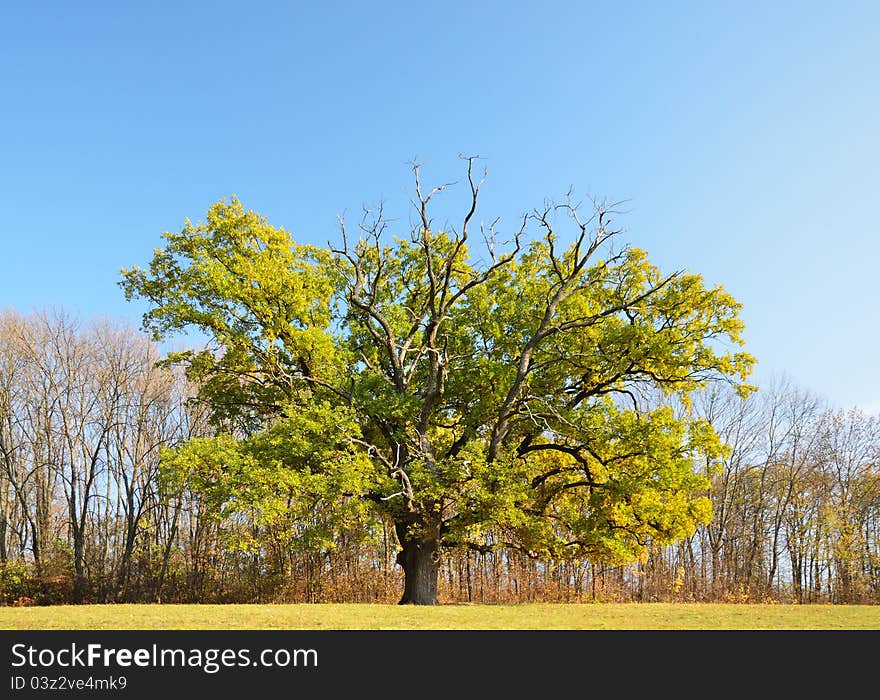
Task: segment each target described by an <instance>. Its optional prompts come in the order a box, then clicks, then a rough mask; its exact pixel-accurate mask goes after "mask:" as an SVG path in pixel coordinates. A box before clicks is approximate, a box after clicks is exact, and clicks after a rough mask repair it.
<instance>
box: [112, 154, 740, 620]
mask: <svg viewBox="0 0 880 700" xmlns="http://www.w3.org/2000/svg"><path fill="white" fill-rule="evenodd" d="M466 162H467V177H466V183H467V184H466V185H465V186H466V187H468V188H469V196H468V198H467V204H466V206H465V208H464V212H463V214H464V215H463V216H462V218H461V220H460V222H458V223H457V224H449V225H446V226H442V227H439V226H436V225H435V223H434V221H433V220H432V218H431V207H432V201H433V200H434V198H435V197H436V196H437V195H438V194H440V193H441V192H442V191H443V190H444V189H446V186H440V187H437V188H434V189H432V190H430V191H427V192H426V191H425V190H423V188H422V185H421V182H420V178H419V175H420V173H419V169H418V167H415V168H414V174H415V198H414V210H415V216H414V217H413V218H414V221H415V223H414V225H413V226H412V227H411V229H410V230H409V231H407V233H406V235H403V236H399V235H398V236H395V235H393V233H394V231H393V230H392V222H390V221H389V220H387V219H386V218H385V216H384V214H383V212H382V211H381V209H380V210H378V211H377V212H368V213H367V214H366V215H365V217H364V218H363V220H362V221H361V222H360V224H359V230H358V234H357V236H355V237H353V236H352V235H351V233H350V232H349V231H348V229H347V226H346V223H345V222H344V221H342V222H341V231H340V234H341V235H340V240H339V242H338V244H336V245H334V246H329V247H327V248H322V247H315V246H306V245H300V244H297V243H296V242H295V241H294V240H293V237H292V236H291V234H290V233H289V232H288V231H286V230H285V229H283V228H277V227H275V226H272V225H271V224H269V223H268V222H267V221H266V219H265V218H264V217H262V216H260V215H259V214H257V213H255V212H252V211H248V210H246V209H245V207H244V206H243V204H242V203H241V202H240V201H238V200H237V199H235V198H233V199H231V200H230V201H225V200H222V201H220V202H217V203H216V204H214V205H213V206H212V207H211V208H210V209H209V211H208V213H207V218H206V220H205V221H204V222H203V223H198V224H193V223H191V222H189V221H187V222H186V224H185V225H184V227H183V228H182V229H181V230H180V232H175V233H165V234H164V239H165V242H166V243H165V247H164V248H161V249H157V250H156V251H155V253H154V256H153V259H152V261H151V262H150V264H149V267H148V269H141V268H137V267H135V268H132V269H129V270H123V272H122V282H121V286H122V287H123V289H124V291H125V294H126V296H127V297H128V298H129V299H132V298H144V299H146V300H147V301H148V302H149V305H150V306H149V310H148V312H147V313H146V314H145V317H144V326H145V328H147V329H149V330H150V331H151V332H152V333H153V334H154V336H155V337H156V338H157V339H161V338H164V337H166V336H167V335H168V334H170V333H173V332H176V331H181V330H184V329H197V330H198V331H200V332H201V333H203V334H204V335H205V336H207V338H209V340H210V343H209V345H208V346H207V347H206V348H204V349H202V350H200V351H196V350H190V351H185V352H178V353H173V354H171V355H169V357H168V361H169V362H173V363H182V364H184V365H185V366H186V368H187V371H188V372H189V373H190V376H191V377H193V378H194V379H197V380H198V381H199V382H200V386H201V390H200V396H201V398H202V399H203V400H204V401H206V402H207V403H208V404H209V405H210V407H211V409H212V412H213V416H214V420H215V424H216V428H217V436H216V437H214V438H202V439H199V440H193V441H190V442H187V443H183V444H182V445H180V446H179V447H177V448H175V449H174V450H170V451H168V452H167V453H166V454H165V458H164V465H165V470H166V472H167V474H168V483H169V484H174V483H184V482H185V483H188V484H190V485H192V484H197V485H198V486H199V488H201V489H203V490H204V491H205V492H206V493H210V494H212V496H213V497H214V498H216V499H217V500H218V504H219V505H220V507H223V508H227V509H230V508H231V509H235V508H249V509H257V510H258V511H259V512H260V513H261V517H264V518H266V519H267V520H266V522H271V523H273V524H275V525H277V526H278V527H279V528H281V529H282V531H283V528H284V527H293V528H294V529H295V530H296V532H297V533H298V534H297V537H298V538H300V539H299V540H297V541H302V542H303V543H304V545H306V546H329V543H331V542H332V532H333V531H334V528H337V527H342V526H343V525H344V524H345V523H352V522H358V521H359V520H362V519H364V518H367V517H370V516H373V517H381V518H385V519H388V520H390V521H392V522H393V523H394V526H395V531H396V533H397V537H398V540H399V544H400V546H401V553H400V555H399V557H398V562H399V563H400V564H401V566H402V567H403V569H404V573H405V590H404V593H403V596H402V600H401V602H408V603H419V604H426V603H434V602H436V590H437V588H436V587H437V580H436V579H437V562H438V557H439V556H440V552H441V551H442V549H443V548H444V547H472V548H476V549H480V550H483V551H486V550H489V549H494V548H515V549H518V550H521V551H524V552H527V553H529V554H532V555H534V556H552V557H568V556H571V557H588V558H590V559H591V560H593V561H597V562H598V561H601V562H608V563H623V562H626V561H630V560H632V559H634V558H637V557H638V556H640V554H641V553H642V552H644V551H645V548H646V546H647V545H648V543H649V542H651V541H654V542H657V541H660V542H663V541H671V540H674V539H676V538H680V537H683V536H686V535H688V534H690V533H691V532H693V530H694V528H695V527H696V525H697V524H699V523H705V522H707V521H708V520H709V518H710V517H711V508H710V506H709V501H708V499H707V498H706V496H705V490H706V488H707V486H708V477H709V475H710V473H711V470H712V468H713V465H714V463H715V462H716V461H717V460H718V459H719V458H720V457H721V455H722V454H723V450H724V446H723V445H722V443H721V441H720V440H719V438H718V436H717V435H716V434H715V432H714V431H713V429H712V428H711V426H710V425H709V424H708V423H707V422H706V421H704V420H701V419H698V418H695V417H694V416H692V415H691V413H690V411H689V398H690V397H691V395H692V394H693V393H694V392H696V391H698V390H700V389H701V388H703V387H705V386H706V384H707V383H709V382H714V381H724V382H728V383H730V384H732V385H733V386H735V387H736V388H737V389H738V390H740V391H741V392H748V390H749V387H748V385H747V384H745V381H746V379H747V377H748V374H749V372H750V370H751V367H752V364H753V360H752V358H751V357H750V356H749V355H748V354H746V353H744V352H739V351H735V350H732V349H731V348H733V347H735V346H738V345H742V342H743V340H742V336H741V333H742V330H743V324H742V321H741V320H740V318H739V315H738V314H739V310H740V305H739V304H738V303H737V302H736V301H735V300H734V299H733V298H732V297H731V296H730V295H729V294H728V293H727V292H726V291H725V290H724V289H723V288H722V287H720V286H707V285H706V284H705V282H704V280H703V279H702V278H701V277H700V276H699V275H697V274H692V273H688V272H684V271H676V272H671V273H663V272H661V271H660V270H659V269H657V268H656V267H655V266H654V265H652V264H651V263H650V262H649V260H648V257H647V254H646V253H645V252H644V251H643V250H640V249H637V248H634V247H630V246H627V245H624V244H623V243H622V242H621V241H620V238H621V235H620V232H619V231H618V230H617V229H616V228H614V226H613V217H614V214H615V212H614V209H613V207H608V206H605V205H603V204H601V203H597V204H595V206H594V207H593V209H592V210H591V211H589V212H588V213H584V212H583V210H582V207H580V206H578V205H577V204H575V203H573V202H571V201H565V202H564V203H561V204H553V203H548V204H546V205H545V206H543V207H542V208H540V209H536V210H533V211H532V212H531V213H529V214H527V215H525V216H523V218H522V220H521V221H519V222H518V224H517V226H516V227H515V229H514V230H513V231H512V232H511V233H510V234H509V235H508V236H507V240H506V241H505V240H502V236H501V235H500V234H498V233H497V232H496V226H495V225H492V226H488V227H484V226H480V227H479V229H480V233H481V236H477V237H475V236H474V235H473V232H472V230H471V229H472V228H476V223H475V222H476V212H477V205H478V199H479V193H480V188H481V185H482V180H480V181H477V180H476V179H475V178H474V172H473V169H474V160H473V159H468V160H467V161H466ZM658 396H659V397H661V398H662V399H663V400H660V401H657V400H656V399H657V397H658ZM305 512H308V513H310V514H312V515H314V514H315V513H320V514H321V518H320V523H321V526H320V527H318V528H317V529H315V530H314V531H310V532H308V533H306V532H305V531H304V530H303V529H302V528H301V527H297V523H298V522H300V521H301V520H302V519H303V514H304V513H305Z"/></svg>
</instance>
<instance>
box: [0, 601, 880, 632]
mask: <svg viewBox="0 0 880 700" xmlns="http://www.w3.org/2000/svg"><path fill="white" fill-rule="evenodd" d="M0 629H13V630H42V629H101V630H113V629H288V630H289V629H302V630H305V629H624V630H625V629H629V630H638V629H847V630H853V629H880V606H867V605H835V606H831V605H743V604H735V605H730V604H695V603H690V604H667V603H641V604H640V603H632V604H612V603H602V604H580V605H578V604H570V605H558V604H557V605H551V604H535V605H443V606H439V607H412V606H397V605H366V604H362V605H332V604H331V605H169V604H163V605H82V606H74V605H61V606H55V607H30V608H9V607H7V608H0Z"/></svg>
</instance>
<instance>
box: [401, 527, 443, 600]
mask: <svg viewBox="0 0 880 700" xmlns="http://www.w3.org/2000/svg"><path fill="white" fill-rule="evenodd" d="M395 529H396V530H397V537H398V539H399V540H400V544H401V547H402V550H401V551H400V552H398V554H397V563H398V564H400V566H401V567H402V568H403V581H404V583H403V596H402V597H401V599H400V603H399V605H437V578H438V575H439V572H440V557H439V554H440V539H439V528H437V529H434V528H429V532H428V533H420V534H414V533H412V532H411V531H410V530H411V525H410V524H409V523H397V524H395ZM431 530H433V532H432V531H431Z"/></svg>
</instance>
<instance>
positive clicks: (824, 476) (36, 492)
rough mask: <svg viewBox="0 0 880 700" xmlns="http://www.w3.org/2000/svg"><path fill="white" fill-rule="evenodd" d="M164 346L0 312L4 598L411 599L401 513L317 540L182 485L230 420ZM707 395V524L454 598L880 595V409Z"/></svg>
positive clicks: (456, 587) (530, 564) (497, 576)
mask: <svg viewBox="0 0 880 700" xmlns="http://www.w3.org/2000/svg"><path fill="white" fill-rule="evenodd" d="M159 359H160V354H159V351H158V349H157V348H156V347H155V345H154V344H153V343H152V342H151V341H150V340H149V339H147V338H146V337H144V336H143V335H141V334H140V333H138V332H136V331H134V330H133V329H131V328H129V327H126V326H124V325H121V324H117V323H111V322H109V321H100V322H94V323H83V322H81V321H79V320H77V319H76V318H75V317H73V316H71V315H70V314H67V313H65V312H62V311H56V312H46V313H39V314H31V315H27V316H25V315H21V314H18V313H16V312H4V313H3V314H0V603H4V604H27V603H33V602H36V603H56V602H95V601H156V600H162V601H204V602H208V601H216V602H232V601H240V602H247V601H276V600H277V601H322V600H327V601H383V602H393V601H395V600H396V598H397V595H398V590H399V585H400V576H401V574H400V571H399V568H398V567H397V565H396V564H395V557H396V554H397V551H398V548H399V547H398V543H397V540H396V536H395V533H394V528H393V527H392V526H391V525H390V524H389V523H383V522H381V521H366V522H363V523H362V524H360V525H358V526H352V527H351V528H349V529H344V530H341V531H337V532H335V533H334V535H333V537H332V542H330V543H322V544H321V545H320V546H318V545H314V544H311V545H310V544H309V543H308V542H309V541H308V540H307V539H305V538H300V539H297V528H301V529H302V530H303V531H305V530H307V529H308V528H309V527H310V526H311V525H314V524H316V523H317V524H320V521H321V518H322V514H321V512H320V508H316V509H315V510H314V512H313V513H312V515H311V516H310V517H312V518H314V519H315V523H309V522H305V521H302V522H300V521H297V522H294V523H292V527H289V528H286V529H284V530H283V531H279V532H276V531H273V530H271V528H269V527H268V526H264V525H262V524H260V523H259V521H258V520H257V519H254V518H250V517H248V514H247V513H242V512H237V513H235V514H233V515H230V516H228V517H224V516H222V515H221V514H220V513H219V511H218V505H217V504H216V503H212V502H208V501H206V500H205V499H204V498H203V497H202V496H200V495H199V494H197V493H192V492H189V491H187V490H169V489H168V488H166V485H164V484H163V483H162V479H161V478H160V472H159V453H160V449H161V448H162V447H163V446H171V445H174V444H175V443H177V442H179V441H180V440H184V439H187V438H189V437H192V436H197V435H207V434H210V430H211V428H210V426H209V423H208V420H207V417H206V414H205V412H204V411H203V410H202V409H200V408H199V406H198V405H197V404H195V403H194V402H192V401H190V400H189V399H190V397H192V396H193V394H194V391H193V387H191V386H189V385H188V383H187V380H186V378H185V377H183V376H182V375H181V373H180V372H178V371H176V370H175V369H173V368H168V367H164V366H161V365H158V364H157V362H158V361H159ZM695 408H696V410H697V411H699V412H700V413H701V414H702V415H704V416H705V417H706V418H708V419H709V420H710V421H711V422H712V424H713V425H714V426H715V428H716V430H717V431H718V432H719V434H720V435H721V436H722V438H723V439H724V441H725V442H726V443H727V444H728V445H729V446H730V452H729V455H728V456H727V457H726V458H725V460H724V461H723V464H722V467H721V469H720V470H719V471H717V472H715V473H714V474H713V476H712V489H711V491H710V493H709V496H710V498H711V500H712V503H713V509H714V517H713V519H712V521H711V522H710V523H709V524H708V525H706V526H704V527H701V528H699V529H698V530H697V531H696V532H695V533H694V534H693V535H692V536H691V537H689V538H687V539H685V540H683V541H680V542H678V543H677V544H675V545H672V546H665V547H659V546H656V547H649V548H648V551H647V553H646V555H645V557H644V558H643V559H642V560H641V561H639V562H637V563H635V564H633V565H629V566H624V567H613V568H609V567H604V566H602V565H600V564H599V563H597V562H590V561H587V560H566V561H545V560H536V559H532V558H529V557H526V556H524V555H521V554H518V553H516V552H512V551H498V552H486V553H480V552H474V551H470V552H466V551H462V552H457V553H455V552H454V553H452V554H451V555H449V556H447V557H446V558H445V559H444V560H443V561H442V562H441V582H440V597H441V600H445V601H447V602H457V601H458V602H465V601H472V602H512V601H550V600H564V601H578V600H640V601H654V600H658V601H660V600H701V601H780V602H801V603H808V602H834V603H855V602H864V603H880V419H878V418H876V417H874V418H872V417H869V416H866V415H863V414H861V413H859V412H856V411H850V412H840V411H832V410H829V409H828V408H827V407H826V406H825V405H824V403H823V402H822V401H821V400H820V399H819V398H817V397H816V396H813V395H812V394H810V393H808V392H805V391H803V390H800V389H798V388H796V387H793V386H791V385H789V384H786V383H784V382H780V383H777V384H775V385H773V386H770V387H767V388H763V389H762V390H761V391H759V392H758V393H757V395H755V396H753V397H751V398H750V399H747V400H742V399H740V398H739V397H738V396H736V395H735V394H734V393H733V392H727V391H724V390H722V389H716V390H714V391H710V392H707V393H704V394H701V395H699V396H698V397H696V401H695ZM697 467H698V468H701V465H697ZM244 539H246V540H248V541H249V542H260V543H262V544H261V545H260V546H259V547H240V546H235V545H234V544H233V543H234V542H241V541H242V540H244Z"/></svg>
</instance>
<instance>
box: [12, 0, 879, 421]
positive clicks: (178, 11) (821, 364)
mask: <svg viewBox="0 0 880 700" xmlns="http://www.w3.org/2000/svg"><path fill="white" fill-rule="evenodd" d="M0 78H2V83H0V85H2V97H0V105H2V109H0V243H2V247H0V307H14V308H17V309H19V310H22V311H27V310H30V309H33V308H37V309H39V308H43V307H45V306H48V305H59V304H63V305H64V306H66V307H67V308H69V309H72V310H76V311H79V312H80V313H81V314H82V315H83V316H92V315H99V314H100V315H109V316H111V317H114V318H124V319H128V320H131V321H132V322H133V323H138V322H139V319H140V314H141V313H142V311H143V308H142V307H138V306H135V305H131V304H127V303H126V302H125V301H124V299H123V297H122V294H121V291H120V290H119V289H118V288H117V286H116V282H117V281H118V279H119V269H120V268H121V267H124V266H126V267H127V266H131V265H133V264H145V263H146V262H147V261H148V260H149V258H150V256H151V252H152V250H153V248H155V247H156V246H158V245H160V244H161V242H160V238H159V236H160V234H161V233H162V232H163V231H166V230H171V229H174V230H177V229H179V228H180V227H181V225H182V223H183V221H184V219H185V218H187V217H189V218H191V219H193V220H198V219H201V218H203V217H204V213H205V210H206V209H207V207H208V206H209V205H210V204H211V203H212V202H214V201H216V200H218V199H220V198H221V197H228V196H230V195H238V196H239V197H240V198H241V199H242V201H243V202H244V204H245V205H246V206H247V207H249V208H252V209H256V210H257V211H260V212H261V213H263V214H265V215H266V216H267V217H268V218H269V219H270V221H271V222H272V223H274V224H278V225H283V226H284V227H285V228H287V229H289V230H291V231H292V232H293V233H294V235H295V237H296V238H297V239H298V240H299V241H301V242H312V243H318V244H322V243H325V242H326V241H328V240H331V239H334V240H335V238H336V235H337V229H336V217H337V215H339V214H340V213H342V212H343V211H347V212H349V213H350V214H356V213H357V212H359V210H360V207H361V206H362V205H364V204H370V203H375V202H376V201H378V200H379V199H380V198H384V199H385V200H386V201H387V202H388V207H389V210H390V211H391V214H392V215H393V216H398V217H399V218H400V219H401V225H403V224H405V223H406V217H407V211H406V202H407V196H408V193H409V192H411V179H410V176H409V171H408V166H407V162H408V161H411V160H413V159H414V158H416V159H418V160H419V161H420V162H421V163H422V164H423V173H424V175H423V176H424V178H425V179H426V180H428V181H429V182H433V183H436V182H441V181H448V180H454V179H457V178H459V177H460V176H461V174H462V170H461V163H460V161H458V155H459V154H460V153H465V154H479V155H481V156H483V157H484V158H485V161H484V164H485V166H486V167H487V168H488V171H489V177H488V180H487V183H486V186H485V190H484V192H485V196H484V200H483V207H482V210H481V215H482V217H483V218H484V219H486V220H489V219H492V218H494V217H495V216H501V217H502V228H503V227H504V225H505V224H506V225H507V226H508V227H513V226H514V225H515V221H516V218H517V217H518V216H519V215H520V214H521V213H522V212H524V211H526V210H529V209H532V208H533V207H535V206H539V205H540V204H541V202H542V201H543V200H544V198H545V197H553V198H558V197H560V196H561V195H563V194H564V193H565V192H566V191H567V190H568V189H569V187H570V186H573V187H574V191H575V192H576V193H579V194H592V195H595V196H599V197H608V198H610V199H628V200H630V201H629V204H628V205H627V206H628V208H629V212H628V213H627V214H626V216H624V217H623V218H622V219H620V223H621V224H622V225H623V226H625V227H626V229H627V231H628V233H627V236H628V239H629V240H630V241H631V242H632V243H634V244H636V245H639V246H642V247H644V248H646V249H647V250H648V251H649V253H650V255H651V258H652V259H653V261H654V262H656V263H657V264H659V265H660V266H661V267H662V268H663V269H667V270H672V269H679V268H686V269H688V270H690V271H692V272H699V273H702V274H703V275H704V276H705V277H706V279H707V281H709V282H711V283H720V284H723V285H724V286H725V287H726V288H727V289H728V290H729V291H730V292H731V293H732V294H733V295H734V296H735V297H736V298H738V299H739V300H740V301H742V302H743V304H744V310H743V317H744V320H745V322H746V324H747V328H746V334H745V336H746V340H747V349H748V350H749V351H750V352H752V353H753V354H754V355H756V356H757V358H758V360H759V366H758V370H757V373H756V376H755V378H756V380H757V381H758V383H761V382H764V381H766V380H767V379H768V378H769V377H770V376H771V374H774V373H775V374H779V373H787V374H788V375H789V376H790V377H791V378H792V379H793V381H795V382H796V383H797V384H799V385H801V386H803V387H805V388H809V389H812V390H814V391H816V392H818V393H820V394H822V395H824V396H825V397H827V398H828V399H829V401H830V402H831V403H832V404H833V405H836V406H839V407H849V406H852V405H860V406H862V407H865V408H868V409H870V410H871V411H872V412H873V411H877V412H880V372H878V369H880V362H878V356H880V352H878V349H880V292H878V285H877V278H878V263H880V223H878V221H880V216H878V211H880V209H878V206H877V205H878V203H880V197H878V194H877V186H878V183H880V3H876V2H864V3H856V2H835V3H828V2H822V3H808V2H791V3H786V2H773V3H765V2H755V3H748V2H737V3H705V2H694V3H674V2H673V3H654V2H643V3H624V2H601V3H600V2H596V3H588V2H570V3H565V2H529V3H526V2H511V1H509V0H508V1H507V2H497V3H490V2H432V3H404V2H400V3H379V2H369V3H355V2H351V3H341V2H334V3H329V2H328V3H294V2H255V1H249V2H247V3H245V2H234V3H233V2H218V1H212V2H185V1H180V0H177V1H174V2H152V3H124V2H88V1H87V0H84V1H83V2H79V3H70V2H40V3H25V2H18V3H6V4H5V5H4V7H3V12H2V19H0Z"/></svg>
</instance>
